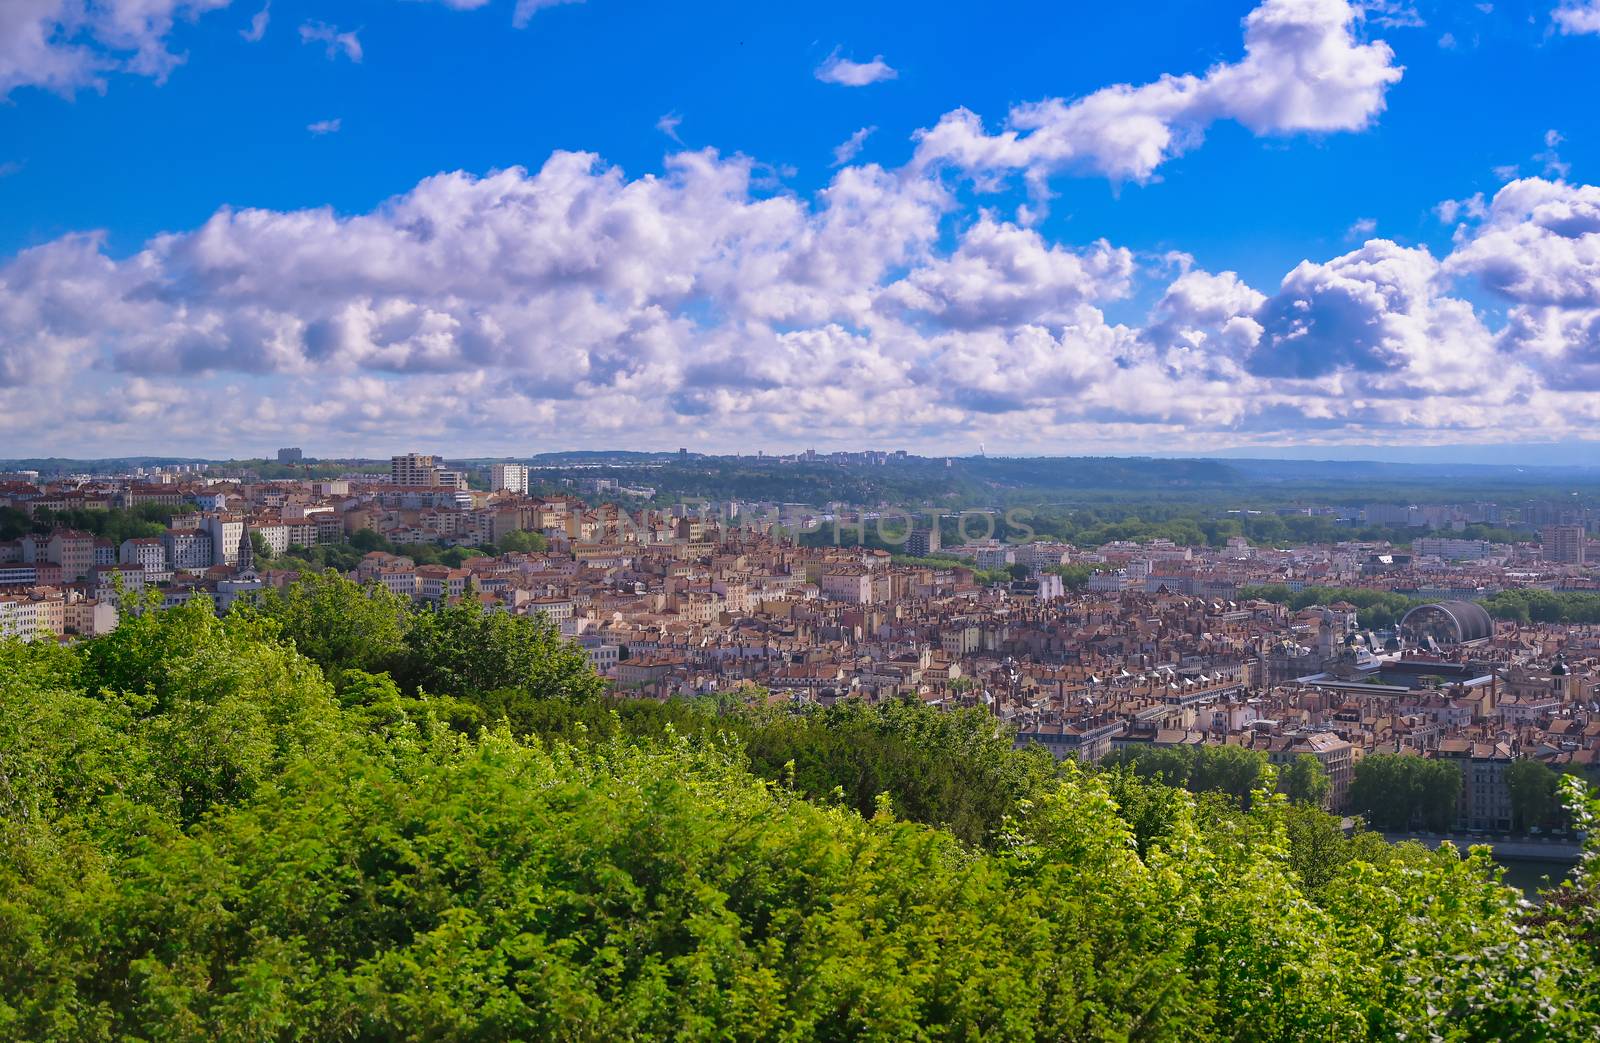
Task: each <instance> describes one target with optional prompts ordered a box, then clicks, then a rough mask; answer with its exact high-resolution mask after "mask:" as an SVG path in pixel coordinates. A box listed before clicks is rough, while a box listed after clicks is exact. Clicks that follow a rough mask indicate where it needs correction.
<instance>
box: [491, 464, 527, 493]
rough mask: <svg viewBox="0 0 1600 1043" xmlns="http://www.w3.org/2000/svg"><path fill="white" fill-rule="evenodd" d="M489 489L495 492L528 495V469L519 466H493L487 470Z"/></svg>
mask: <svg viewBox="0 0 1600 1043" xmlns="http://www.w3.org/2000/svg"><path fill="white" fill-rule="evenodd" d="M489 488H491V489H493V490H494V491H495V492H511V493H521V494H522V495H524V496H526V495H527V493H528V469H527V468H526V467H524V466H523V465H521V464H494V465H492V466H490V468H489Z"/></svg>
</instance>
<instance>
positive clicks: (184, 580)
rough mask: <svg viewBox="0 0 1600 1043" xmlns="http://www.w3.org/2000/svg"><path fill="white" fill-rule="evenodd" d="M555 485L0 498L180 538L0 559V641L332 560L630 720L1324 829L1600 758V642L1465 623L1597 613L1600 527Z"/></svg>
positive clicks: (406, 469)
mask: <svg viewBox="0 0 1600 1043" xmlns="http://www.w3.org/2000/svg"><path fill="white" fill-rule="evenodd" d="M302 460H303V456H302V454H301V453H300V452H299V450H297V449H283V450H280V451H279V452H278V453H277V462H278V463H280V464H284V465H289V466H297V465H299V464H301V462H302ZM566 481H567V483H568V484H569V485H570V486H571V488H570V489H569V490H568V491H565V492H561V493H548V492H531V491H530V489H531V486H530V479H529V468H528V467H526V466H523V465H519V464H514V463H497V464H493V465H491V466H490V467H489V468H488V480H487V483H484V482H482V481H481V480H480V481H479V482H478V484H480V485H481V484H488V485H489V486H490V488H488V489H483V488H473V487H472V483H471V482H469V474H468V469H467V468H465V467H461V466H448V465H446V463H445V462H444V461H443V460H442V459H440V458H439V457H437V456H433V455H428V454H418V453H406V454H403V455H396V456H395V457H393V459H392V460H391V462H390V467H389V469H388V471H387V473H350V474H348V475H343V476H340V477H337V478H279V479H263V478H259V477H254V476H251V475H248V474H221V473H215V472H214V471H213V470H211V469H208V468H207V467H206V466H204V465H198V464H182V465H175V466H171V467H167V468H160V469H151V470H149V471H143V472H138V471H135V472H129V473H124V474H107V475H78V476H56V477H44V476H41V475H39V474H37V473H11V474H7V475H3V476H0V508H10V509H12V510H14V511H18V512H22V513H23V514H26V515H28V516H29V517H46V515H41V514H40V512H42V511H48V512H54V513H55V514H64V513H67V512H81V511H108V512H109V511H115V510H123V511H129V510H139V509H141V508H147V507H148V506H149V505H154V506H155V507H156V508H159V509H160V511H161V512H166V513H170V521H169V522H168V523H167V527H166V528H165V530H164V531H162V532H161V533H160V535H158V536H157V535H152V536H141V537H135V538H129V539H126V540H123V541H122V542H121V543H113V542H112V541H111V540H109V539H106V538H102V537H97V536H95V535H94V534H93V533H90V532H86V531H80V530H75V529H70V528H61V527H52V528H49V529H48V531H43V532H40V531H30V532H27V533H25V534H23V535H22V536H21V537H20V538H17V539H14V540H9V541H5V542H0V636H4V637H14V638H21V639H24V640H57V641H72V640H75V639H78V638H81V637H87V636H92V635H97V634H104V633H106V632H109V631H110V630H112V629H114V628H115V627H116V626H117V625H118V622H119V619H120V616H121V613H122V612H124V611H129V610H137V606H138V605H141V604H144V603H146V599H150V600H154V597H158V598H159V602H160V603H161V604H164V605H175V604H179V603H182V602H185V601H187V600H189V599H191V598H195V597H200V596H204V597H209V598H211V599H213V601H214V603H215V605H216V608H217V610H218V611H219V612H226V611H228V610H229V609H230V607H231V606H232V605H233V604H234V603H235V602H237V601H238V600H239V599H241V598H244V599H248V598H250V597H252V596H254V595H255V594H256V593H257V592H259V591H261V590H263V589H265V588H268V587H282V586H284V585H286V584H289V583H292V582H293V581H294V580H295V579H297V578H298V576H299V572H298V571H297V570H296V569H294V568H286V567H284V562H285V561H287V562H294V561H297V560H300V559H302V558H303V557H304V556H305V555H306V554H307V553H308V552H309V551H310V550H311V549H313V548H318V547H329V546H339V547H344V548H353V549H352V550H351V553H350V554H349V555H348V560H349V561H351V562H352V567H351V568H350V569H349V570H348V572H347V574H348V575H349V577H350V578H352V579H355V580H358V581H360V582H362V583H371V584H377V585H380V586H382V587H384V588H385V589H387V590H389V591H392V592H393V593H395V594H397V595H400V596H403V597H406V598H409V599H412V600H414V601H416V602H419V603H432V604H441V603H446V602H461V601H467V602H476V603H478V604H480V605H481V606H482V608H483V610H484V611H497V612H508V613H513V614H517V615H534V614H540V615H543V616H544V617H546V618H547V619H548V620H549V621H550V623H551V624H553V625H554V626H556V627H558V628H559V630H560V632H561V634H562V635H563V636H565V637H566V638H567V639H569V640H571V641H573V642H575V643H576V644H578V645H579V646H581V647H582V648H583V649H584V650H585V652H586V654H587V655H588V657H589V659H590V661H591V662H592V664H593V666H594V668H595V669H596V670H597V671H598V672H599V673H600V674H601V675H603V676H604V677H605V678H606V679H607V680H608V682H609V684H610V686H611V687H612V689H613V690H614V691H615V692H617V693H619V694H624V695H628V696H632V697H637V698H656V699H661V698H668V697H672V696H689V695H704V694H711V693H721V692H730V691H731V692H735V693H742V694H743V695H744V696H745V697H746V698H751V699H765V700H769V701H772V702H774V703H779V704H819V705H831V704H832V703H835V702H837V701H839V700H843V699H851V698H859V699H863V700H868V701H878V700H888V699H915V700H918V701H921V702H923V703H925V704H928V705H932V706H939V707H957V706H972V707H982V708H983V709H985V710H986V711H988V712H990V713H992V714H994V715H995V716H996V717H997V718H999V719H1000V720H1002V721H1004V722H1006V723H1007V724H1008V725H1009V726H1011V727H1013V728H1014V729H1015V735H1016V742H1017V744H1018V745H1019V746H1025V745H1029V744H1038V745H1041V746H1043V747H1044V748H1045V749H1047V750H1049V751H1051V752H1052V753H1053V754H1054V755H1055V756H1056V757H1058V758H1061V759H1066V758H1073V759H1078V760H1082V761H1097V760H1099V759H1101V758H1103V757H1105V756H1106V755H1107V754H1108V753H1110V752H1112V751H1114V750H1118V749H1123V748H1127V747H1130V746H1151V747H1160V746H1187V745H1200V744H1227V745H1236V746H1242V747H1246V748H1249V749H1254V750H1260V751H1263V752H1265V753H1266V754H1267V756H1268V757H1269V759H1271V760H1272V761H1274V762H1278V763H1283V762H1286V761H1288V760H1291V759H1293V758H1295V757H1298V756H1300V755H1302V754H1309V755H1311V756H1313V757H1315V758H1316V759H1317V760H1318V761H1319V762H1320V763H1321V765H1322V766H1323V768H1324V770H1325V772H1326V774H1327V775H1328V777H1329V779H1330V781H1331V783H1332V788H1331V793H1330V796H1329V805H1330V807H1331V808H1333V809H1334V810H1343V809H1344V808H1345V804H1346V797H1347V793H1348V789H1349V785H1350V780H1351V778H1352V773H1353V769H1354V765H1356V764H1357V763H1359V762H1360V760H1361V759H1362V758H1363V757H1365V756H1368V755H1371V754H1374V753H1414V754H1417V755H1419V756H1424V757H1433V758H1450V759H1453V760H1456V761H1459V762H1460V763H1461V764H1462V765H1463V768H1464V771H1463V778H1464V782H1465V785H1464V786H1463V790H1462V796H1461V806H1460V816H1459V823H1458V824H1459V826H1460V827H1461V828H1464V829H1477V830H1503V829H1506V828H1508V827H1509V826H1510V824H1511V814H1512V813H1511V808H1510V803H1509V799H1510V798H1509V792H1508V788H1507V784H1506V770H1507V768H1508V767H1509V765H1510V764H1512V763H1513V762H1514V761H1515V760H1517V759H1519V758H1536V759H1538V760H1540V761H1541V762H1544V763H1546V764H1548V765H1550V766H1552V767H1556V768H1560V769H1568V768H1571V769H1577V770H1587V769H1589V768H1591V767H1594V766H1595V765H1596V762H1597V759H1600V626H1596V625H1586V624H1563V623H1551V622H1526V623H1519V622H1504V621H1495V620H1493V619H1491V618H1490V617H1489V615H1488V614H1487V613H1485V611H1484V610H1483V608H1482V607H1481V606H1480V605H1479V604H1478V602H1479V601H1481V600H1482V599H1484V598H1486V597H1490V596H1492V595H1495V594H1497V593H1499V592H1501V591H1505V590H1515V589H1518V588H1529V589H1533V590H1543V591H1550V592H1558V593H1559V592H1594V591H1600V574H1597V572H1596V570H1595V569H1594V568H1593V567H1592V565H1591V563H1592V562H1594V561H1595V560H1596V557H1595V555H1596V551H1597V546H1596V527H1597V522H1600V517H1597V516H1596V515H1595V513H1594V512H1593V511H1592V510H1591V509H1588V508H1581V507H1579V508H1574V507H1571V506H1570V505H1560V504H1553V503H1541V502H1529V503H1522V504H1519V505H1517V506H1516V507H1515V508H1511V507H1507V508H1504V509H1502V508H1500V507H1498V506H1496V505H1494V504H1484V503H1476V504H1416V505H1390V504H1371V505H1367V506H1364V507H1355V508H1351V509H1349V510H1348V511H1345V512H1344V513H1346V514H1350V515H1353V516H1359V517H1360V518H1361V519H1362V520H1365V521H1369V522H1374V523H1388V524H1404V525H1414V526H1415V527H1416V531H1417V534H1416V536H1415V537H1414V538H1413V539H1412V540H1411V542H1410V544H1409V546H1408V547H1403V548H1402V547H1397V546H1395V545H1393V544H1389V543H1383V542H1375V541H1357V540H1343V541H1334V542H1330V543H1319V544H1310V545H1303V546H1261V545H1253V544H1252V543H1251V542H1250V541H1249V540H1247V539H1245V538H1243V537H1237V536H1236V537H1232V538H1230V539H1228V540H1227V541H1226V544H1225V545H1224V546H1221V547H1209V546H1184V545H1180V544H1175V543H1173V542H1172V541H1169V540H1149V541H1145V542H1133V541H1110V542H1106V543H1102V544H1099V545H1096V546H1077V545H1073V544H1070V543H1066V542H1061V541H1051V540H1045V539H1036V540H1032V541H1029V542H1024V543H1008V542H1003V541H1001V540H999V539H996V538H992V537H991V538H984V539H972V540H964V541H961V542H955V543H952V542H950V541H949V540H948V538H947V533H948V529H945V532H946V536H942V535H941V528H942V527H941V526H940V525H938V524H933V523H931V522H930V521H929V520H928V519H929V518H930V515H928V514H923V515H920V516H915V517H917V518H920V519H921V520H914V521H913V524H911V525H910V526H909V527H907V529H906V530H905V531H904V533H903V534H902V535H901V536H900V537H898V540H897V546H896V547H895V548H894V550H893V551H891V550H889V549H884V548H883V547H881V546H879V547H867V546H859V545H839V544H838V543H833V542H825V543H823V544H822V545H815V544H814V541H806V540H804V539H802V538H800V537H801V535H802V534H803V532H804V531H805V529H806V528H807V526H808V524H813V523H815V522H816V520H817V519H819V518H823V517H827V518H831V519H833V520H834V521H837V522H841V523H847V524H843V525H842V526H841V528H842V529H843V531H847V532H848V531H850V530H851V527H852V523H853V525H854V527H855V528H857V529H859V530H860V531H865V530H866V528H867V527H868V526H869V524H870V523H869V522H868V513H867V512H865V511H864V510H858V511H857V512H856V513H855V514H853V515H851V514H847V513H843V512H841V511H840V510H839V508H838V507H837V506H835V505H816V506H814V507H812V508H810V509H809V510H808V511H806V512H803V513H802V514H801V515H800V516H799V517H800V522H799V523H798V524H797V523H795V522H794V518H795V515H794V514H793V508H794V507H795V505H793V504H777V503H770V502H754V501H729V502H724V503H718V504H715V505H710V506H708V505H706V504H703V503H701V504H680V505H675V506H670V507H662V508H644V509H638V510H628V509H625V508H623V507H620V506H618V505H616V504H614V503H607V502H601V501H600V500H599V499H597V498H596V493H606V492H614V491H615V483H610V485H607V484H606V483H607V481H608V480H607V479H605V478H604V477H598V476H587V477H574V478H571V479H567V480H566ZM1239 509H1240V510H1250V509H1253V508H1250V507H1249V506H1248V505H1243V506H1241V507H1240V508H1239ZM785 510H788V511H789V513H788V514H785ZM1513 511H1514V512H1515V514H1516V517H1517V519H1518V521H1519V522H1520V523H1521V524H1523V525H1525V526H1526V529H1525V532H1526V533H1527V538H1526V539H1523V540H1521V541H1517V542H1506V543H1497V542H1492V541H1490V540H1485V539H1471V538H1465V537H1463V536H1460V535H1451V532H1452V531H1453V530H1459V529H1460V528H1461V525H1462V522H1463V521H1464V520H1465V519H1467V518H1469V517H1471V518H1473V519H1475V520H1492V521H1495V522H1503V521H1505V520H1507V518H1508V517H1510V515H1511V514H1512V513H1513ZM901 513H904V514H906V516H907V517H908V518H912V517H913V515H911V514H910V513H909V512H901ZM937 514H938V512H936V511H935V512H933V513H932V515H931V517H937ZM871 516H872V517H878V516H879V513H878V512H874V513H873V514H872V515H871ZM965 530H966V526H964V525H963V526H962V527H961V531H965ZM838 531H839V530H838V529H836V530H835V532H836V533H837V532H838ZM375 545H381V548H382V549H371V550H367V551H365V553H360V554H358V553H356V550H359V549H360V548H362V547H363V546H375ZM508 546H519V547H523V548H528V549H518V550H507V549H506V547H508ZM422 548H427V549H428V550H429V551H432V552H437V551H438V550H439V549H440V548H444V549H447V550H448V549H452V548H453V549H455V552H456V558H455V560H456V562H457V563H456V564H449V563H444V562H440V561H437V560H430V561H419V560H418V559H419V558H420V557H424V556H425V555H423V554H421V553H420V551H421V549H422ZM480 551H486V552H480ZM426 557H429V558H433V559H437V557H438V554H437V553H431V554H429V555H426ZM1072 567H1079V568H1081V569H1083V570H1086V572H1087V575H1086V576H1085V577H1080V579H1082V582H1081V583H1078V584H1077V586H1079V588H1080V589H1076V590H1074V589H1071V587H1069V585H1068V584H1067V583H1066V582H1065V577H1066V576H1067V575H1068V574H1069V570H1070V569H1071V568H1072ZM1264 586H1283V587H1287V588H1288V589H1290V590H1295V591H1298V590H1304V589H1306V588H1312V587H1328V588H1358V589H1369V590H1373V591H1381V592H1386V593H1396V594H1402V595H1404V596H1406V597H1407V598H1409V599H1412V601H1414V602H1415V607H1413V608H1411V609H1410V610H1409V611H1408V612H1406V613H1405V615H1404V617H1403V618H1401V619H1400V620H1399V621H1398V622H1397V624H1396V625H1395V626H1391V627H1384V628H1379V627H1374V626H1370V625H1364V624H1363V621H1362V620H1361V618H1360V614H1359V612H1358V610H1357V608H1356V607H1355V606H1353V605H1351V604H1348V603H1346V602H1343V601H1337V600H1336V601H1333V602H1332V603H1328V604H1312V605H1309V606H1307V607H1305V608H1303V609H1300V610H1293V609H1291V608H1289V607H1287V606H1286V605H1284V604H1281V603H1278V602H1275V601H1269V600H1264V599H1262V598H1260V597H1250V596H1248V594H1247V592H1248V591H1249V590H1250V588H1260V587H1264ZM152 591H154V592H158V593H157V594H156V595H155V596H154V597H152V595H151V594H150V592H152ZM130 599H131V600H130ZM129 606H135V607H133V608H130V607H129Z"/></svg>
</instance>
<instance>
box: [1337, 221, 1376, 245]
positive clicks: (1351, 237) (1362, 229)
mask: <svg viewBox="0 0 1600 1043" xmlns="http://www.w3.org/2000/svg"><path fill="white" fill-rule="evenodd" d="M1377 230H1378V222H1377V220H1376V219H1375V218H1371V217H1362V218H1357V219H1356V221H1355V222H1353V223H1352V224H1351V225H1350V227H1349V228H1347V229H1345V232H1344V237H1345V239H1346V240H1348V241H1350V242H1359V241H1361V240H1363V239H1367V238H1369V237H1370V236H1371V235H1372V233H1373V232H1376V231H1377Z"/></svg>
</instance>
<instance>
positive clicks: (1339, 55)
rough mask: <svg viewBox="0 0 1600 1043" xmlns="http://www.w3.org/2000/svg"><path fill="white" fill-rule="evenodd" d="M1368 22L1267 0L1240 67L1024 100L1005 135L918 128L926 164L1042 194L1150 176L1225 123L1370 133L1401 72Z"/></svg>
mask: <svg viewBox="0 0 1600 1043" xmlns="http://www.w3.org/2000/svg"><path fill="white" fill-rule="evenodd" d="M1360 19H1361V12H1360V11H1359V10H1357V9H1356V8H1354V7H1352V6H1351V5H1350V4H1349V3H1348V2H1346V0H1265V2H1264V3H1262V4H1261V6H1259V7H1257V8H1256V9H1255V10H1254V11H1252V12H1250V14H1249V15H1248V16H1247V17H1246V18H1245V21H1244V26H1245V56H1244V57H1243V58H1242V59H1241V60H1239V61H1237V62H1233V63H1222V64H1219V65H1215V66H1213V67H1212V68H1211V69H1209V70H1208V71H1207V72H1206V73H1205V74H1204V75H1203V76H1194V75H1183V76H1172V75H1168V76H1163V77H1162V78H1161V79H1159V80H1157V81H1156V82H1154V83H1149V84H1145V85H1143V86H1138V87H1135V86H1131V85H1129V84H1118V85H1115V86H1112V87H1106V88H1102V89H1101V90H1098V91H1095V92H1094V93H1092V94H1089V95H1087V96H1085V97H1083V98H1079V99H1077V100H1075V101H1067V100H1065V99H1061V98H1052V99H1049V100H1046V101H1041V102H1033V103H1030V104H1026V105H1019V106H1017V107H1015V108H1013V109H1012V110H1011V112H1010V114H1009V115H1008V116H1007V119H1006V126H1005V128H1004V129H1002V130H1000V131H999V132H998V133H995V134H990V133H988V132H987V131H986V130H985V129H984V127H983V122H982V120H981V119H980V118H979V117H978V116H977V115H976V114H975V113H973V112H970V111H968V110H966V109H958V110H956V111H954V112H951V113H948V114H946V115H945V116H944V117H943V118H941V119H940V120H939V122H938V124H937V125H935V126H934V127H932V128H930V129H927V130H923V131H920V132H919V133H918V135H917V142H918V144H917V158H916V162H917V164H918V165H919V166H922V167H928V166H940V165H949V166H954V167H957V168H959V169H962V170H965V171H967V172H969V173H975V174H980V175H983V174H987V175H994V174H1001V173H1005V172H1009V171H1022V172H1024V173H1025V175H1026V176H1027V177H1028V179H1029V180H1030V182H1032V183H1033V184H1034V186H1035V187H1036V188H1042V186H1043V184H1044V182H1045V181H1046V180H1047V179H1048V178H1050V177H1051V176H1053V175H1055V174H1058V173H1061V172H1064V171H1072V170H1077V171H1087V172H1091V173H1096V174H1103V175H1105V176H1107V177H1111V178H1115V179H1119V180H1133V181H1146V180H1148V179H1149V178H1150V177H1151V176H1152V175H1153V174H1154V173H1155V170H1156V168H1157V167H1159V166H1160V165H1161V164H1162V163H1163V162H1165V161H1166V160H1168V159H1170V158H1172V157H1173V156H1175V155H1178V154H1180V153H1182V152H1184V151H1185V150H1187V149H1189V148H1191V147H1193V146H1194V145H1195V144H1197V143H1198V142H1199V141H1200V140H1201V138H1202V136H1203V135H1204V132H1205V129H1206V127H1207V126H1209V125H1210V124H1211V123H1214V122H1216V121H1217V120H1219V119H1231V120H1235V121H1237V122H1239V123H1242V124H1244V125H1245V126H1246V127H1248V128H1249V129H1250V130H1251V131H1253V132H1254V133H1256V134H1260V135H1267V134H1289V133H1298V132H1313V133H1320V132H1331V131H1345V130H1360V129H1362V128H1364V127H1366V126H1367V125H1368V124H1369V123H1370V122H1371V121H1372V120H1373V119H1374V118H1375V117H1376V116H1377V115H1378V114H1379V113H1381V112H1382V111H1383V108H1384V96H1385V93H1386V92H1387V90H1388V88H1389V87H1390V86H1392V85H1393V84H1394V83H1396V82H1398V81H1399V79H1400V76H1401V73H1402V70H1401V68H1400V67H1399V66H1397V65H1395V64H1394V52H1393V51H1391V50H1390V48H1389V46H1388V45H1387V44H1385V43H1383V42H1381V41H1373V42H1363V41H1362V40H1360V39H1359V38H1358V37H1357V35H1356V28H1357V26H1358V24H1359V22H1360Z"/></svg>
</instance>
